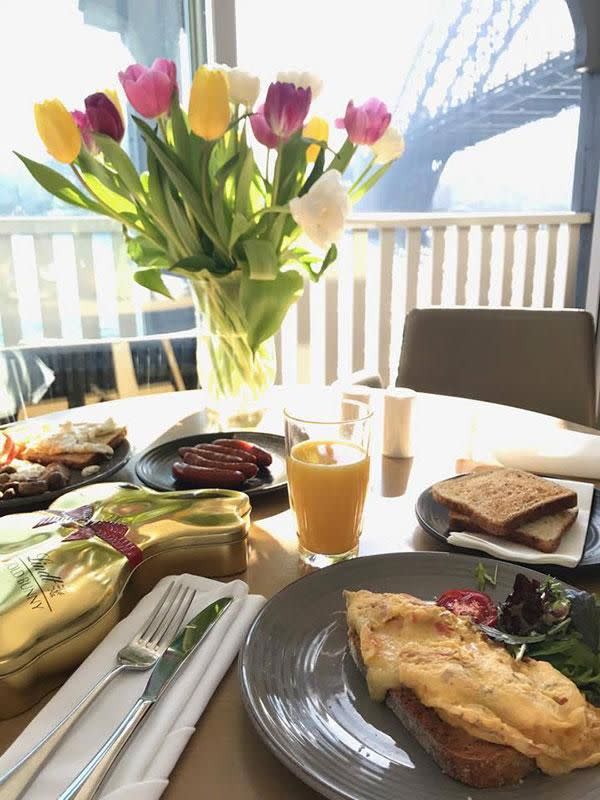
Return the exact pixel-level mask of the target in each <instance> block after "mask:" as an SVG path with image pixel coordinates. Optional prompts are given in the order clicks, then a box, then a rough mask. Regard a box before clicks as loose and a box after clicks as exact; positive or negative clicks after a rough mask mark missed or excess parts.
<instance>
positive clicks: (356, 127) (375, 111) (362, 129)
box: [335, 97, 392, 145]
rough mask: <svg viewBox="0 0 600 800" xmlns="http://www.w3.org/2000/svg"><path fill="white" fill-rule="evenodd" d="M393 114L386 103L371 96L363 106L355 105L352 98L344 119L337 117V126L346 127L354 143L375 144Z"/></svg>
mask: <svg viewBox="0 0 600 800" xmlns="http://www.w3.org/2000/svg"><path fill="white" fill-rule="evenodd" d="M391 119H392V115H391V114H390V112H389V111H388V109H387V106H386V104H385V103H384V102H383V101H381V100H378V99H377V98H376V97H371V98H370V100H367V102H366V103H363V104H362V106H355V105H354V103H353V102H352V100H350V102H349V103H348V105H347V107H346V114H345V115H344V118H343V119H336V121H335V125H336V128H345V129H346V132H347V133H348V138H349V139H350V141H351V142H352V143H353V144H369V145H370V144H375V142H377V141H378V140H379V139H381V137H382V136H383V134H384V133H385V131H386V129H387V127H388V125H389V124H390V121H391Z"/></svg>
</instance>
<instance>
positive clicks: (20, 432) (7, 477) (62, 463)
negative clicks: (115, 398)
mask: <svg viewBox="0 0 600 800" xmlns="http://www.w3.org/2000/svg"><path fill="white" fill-rule="evenodd" d="M126 435H127V429H126V428H124V427H122V426H119V425H117V424H116V423H115V422H114V420H112V419H110V418H109V419H107V420H105V421H104V422H99V423H90V422H82V423H74V422H63V423H60V424H58V425H57V424H54V425H51V424H43V425H36V424H33V423H27V424H25V425H20V426H15V427H14V428H10V432H9V431H3V436H4V443H3V448H2V452H1V453H0V493H1V494H0V503H1V502H2V501H5V500H10V499H12V498H14V497H35V496H38V495H41V494H44V493H45V492H48V491H57V490H60V489H64V488H65V487H66V486H68V484H69V483H70V481H71V479H72V477H73V476H72V472H73V471H81V477H82V478H87V477H89V476H91V475H94V474H95V473H96V472H98V471H99V470H100V465H99V463H98V462H100V461H105V460H107V459H110V458H112V456H113V455H114V450H115V448H116V447H118V445H119V444H121V442H123V441H124V439H125V437H126Z"/></svg>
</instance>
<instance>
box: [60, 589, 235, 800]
mask: <svg viewBox="0 0 600 800" xmlns="http://www.w3.org/2000/svg"><path fill="white" fill-rule="evenodd" d="M232 602H233V597H222V598H220V599H219V600H216V601H215V602H214V603H211V604H210V605H208V606H206V608H204V609H203V610H202V611H201V612H200V613H199V614H197V615H196V616H195V617H194V618H193V619H192V620H190V621H189V622H188V623H187V625H186V626H185V627H184V628H182V629H181V631H180V632H179V633H178V634H177V636H176V637H175V639H173V641H172V642H171V644H170V645H169V647H168V648H167V649H166V650H165V652H164V653H163V655H162V656H161V657H160V658H159V659H158V661H157V662H156V666H155V667H154V669H153V670H152V674H151V675H150V678H149V679H148V683H147V684H146V688H145V689H144V692H143V694H142V695H141V696H140V697H139V698H138V700H137V701H136V702H135V705H134V706H133V708H132V709H131V711H130V712H129V713H128V714H127V716H126V717H125V718H124V719H123V721H122V722H121V723H120V725H119V726H118V727H117V729H116V730H115V731H114V733H113V734H112V735H111V736H110V737H109V738H108V739H107V740H106V742H104V744H103V745H102V747H101V748H100V749H99V750H98V752H97V753H96V755H95V756H94V757H93V758H92V759H91V760H90V761H89V762H88V764H87V765H86V766H85V767H84V768H83V769H82V770H81V772H80V773H79V775H77V777H76V778H75V779H74V780H73V781H72V783H71V784H69V786H68V787H67V788H66V789H65V790H64V792H63V793H62V794H61V795H60V796H59V797H58V800H75V798H76V800H91V799H92V798H93V797H94V795H95V794H96V792H97V791H98V789H99V788H100V786H101V784H102V782H103V781H104V779H105V778H106V776H107V774H108V772H109V771H110V769H111V767H112V765H113V764H114V762H115V760H116V759H117V757H118V756H119V754H120V752H121V751H122V750H123V748H124V747H125V744H126V743H127V742H128V740H129V739H130V737H131V736H132V734H133V732H134V731H135V730H136V728H137V727H138V726H139V724H140V722H141V721H142V720H143V719H144V717H145V716H146V714H147V713H148V711H150V709H151V708H152V706H153V705H154V704H155V703H156V701H157V700H158V699H159V698H160V697H161V695H162V694H163V693H164V692H165V690H166V689H167V687H168V686H169V685H170V683H171V682H172V681H173V679H174V678H175V676H176V675H177V673H178V672H179V670H180V669H181V668H182V667H183V665H184V664H185V662H186V661H187V660H188V659H189V657H190V656H191V655H192V653H194V651H195V650H196V649H197V647H198V645H199V644H200V643H201V642H202V640H203V639H204V638H205V637H206V635H207V634H208V632H209V631H210V630H211V628H212V627H213V626H214V624H215V623H216V622H217V620H218V619H219V618H220V617H221V616H222V614H223V612H224V611H225V610H226V609H227V608H228V607H229V605H230V604H231V603H232Z"/></svg>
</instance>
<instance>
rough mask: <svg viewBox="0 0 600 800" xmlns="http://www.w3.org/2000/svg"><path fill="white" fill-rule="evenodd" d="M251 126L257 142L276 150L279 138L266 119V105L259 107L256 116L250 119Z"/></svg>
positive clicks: (253, 115)
mask: <svg viewBox="0 0 600 800" xmlns="http://www.w3.org/2000/svg"><path fill="white" fill-rule="evenodd" d="M250 125H252V133H253V134H254V137H255V138H256V140H257V141H259V142H260V143H261V144H264V146H265V147H270V148H271V149H275V148H276V147H278V146H279V142H280V139H279V136H275V134H274V133H273V131H272V130H271V128H269V125H268V123H267V120H266V119H265V107H264V104H263V105H262V106H259V107H258V108H257V109H256V111H255V112H254V114H252V116H251V117H250Z"/></svg>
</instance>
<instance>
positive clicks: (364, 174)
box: [350, 156, 375, 193]
mask: <svg viewBox="0 0 600 800" xmlns="http://www.w3.org/2000/svg"><path fill="white" fill-rule="evenodd" d="M374 163H375V156H373V158H372V159H371V160H370V161H369V163H368V164H367V166H366V167H365V168H364V169H363V171H362V172H361V173H360V175H359V176H358V178H357V179H356V180H355V181H354V183H353V184H352V186H351V187H350V193H351V192H353V191H354V190H355V189H357V188H358V185H359V184H360V183H362V181H363V180H364V178H366V176H367V174H368V173H369V172H370V170H371V167H372V166H373V164H374Z"/></svg>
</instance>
